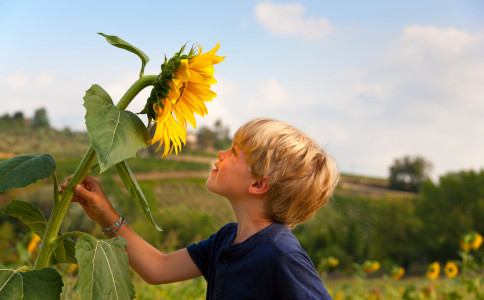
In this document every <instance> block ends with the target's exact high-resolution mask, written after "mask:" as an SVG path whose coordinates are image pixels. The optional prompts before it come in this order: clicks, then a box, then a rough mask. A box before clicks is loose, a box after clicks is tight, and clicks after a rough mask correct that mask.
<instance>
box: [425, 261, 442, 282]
mask: <svg viewBox="0 0 484 300" xmlns="http://www.w3.org/2000/svg"><path fill="white" fill-rule="evenodd" d="M439 274H440V264H439V262H437V261H436V262H433V263H431V264H430V265H429V266H428V268H427V277H428V278H430V279H432V280H434V279H437V277H439Z"/></svg>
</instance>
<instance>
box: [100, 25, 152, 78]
mask: <svg viewBox="0 0 484 300" xmlns="http://www.w3.org/2000/svg"><path fill="white" fill-rule="evenodd" d="M98 34H100V35H102V36H103V37H105V38H106V40H107V41H108V42H109V43H110V44H111V45H113V46H115V47H118V48H121V49H124V50H128V51H129V52H132V53H134V54H136V55H138V56H139V58H141V72H140V77H141V76H143V73H144V71H145V66H146V64H147V63H148V62H149V61H150V59H149V57H148V55H146V54H144V52H143V51H141V50H140V49H138V48H136V47H135V46H133V45H131V44H130V43H128V42H126V41H124V40H122V39H120V38H119V37H117V36H115V35H107V34H104V33H101V32H98Z"/></svg>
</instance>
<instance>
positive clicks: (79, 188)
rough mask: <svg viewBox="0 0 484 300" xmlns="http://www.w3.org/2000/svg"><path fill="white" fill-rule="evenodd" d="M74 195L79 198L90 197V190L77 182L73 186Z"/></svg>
mask: <svg viewBox="0 0 484 300" xmlns="http://www.w3.org/2000/svg"><path fill="white" fill-rule="evenodd" d="M74 190H75V191H76V195H77V196H79V197H80V198H84V199H89V198H91V197H92V192H90V191H88V190H87V189H86V188H85V187H84V186H83V185H81V184H78V185H76V187H75V188H74Z"/></svg>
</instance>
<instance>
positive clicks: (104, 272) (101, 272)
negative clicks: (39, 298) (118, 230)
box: [74, 236, 135, 300]
mask: <svg viewBox="0 0 484 300" xmlns="http://www.w3.org/2000/svg"><path fill="white" fill-rule="evenodd" d="M126 246H127V243H126V240H125V239H124V238H122V237H115V238H113V239H109V240H97V239H95V238H94V237H92V236H82V237H80V238H79V240H78V241H77V245H76V257H77V261H78V262H79V277H78V279H77V282H76V284H75V285H74V290H75V291H76V292H77V293H78V294H79V295H81V298H82V299H83V300H97V299H119V300H122V299H133V298H134V297H135V291H134V286H133V283H132V282H131V279H130V276H129V266H128V254H127V253H126V250H125V249H126Z"/></svg>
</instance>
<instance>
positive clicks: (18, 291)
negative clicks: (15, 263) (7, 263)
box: [0, 265, 64, 300]
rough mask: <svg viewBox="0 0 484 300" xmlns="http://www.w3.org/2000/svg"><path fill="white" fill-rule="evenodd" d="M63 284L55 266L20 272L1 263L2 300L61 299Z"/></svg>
mask: <svg viewBox="0 0 484 300" xmlns="http://www.w3.org/2000/svg"><path fill="white" fill-rule="evenodd" d="M62 286H64V283H63V282H62V277H61V276H60V275H59V273H58V272H57V271H56V270H55V269H53V268H44V269H42V270H34V271H28V272H19V271H18V270H14V269H9V268H6V267H4V266H2V265H0V299H1V300H4V299H5V300H7V299H8V300H17V299H19V300H20V299H28V300H31V299H32V300H37V299H38V300H44V299H45V300H49V299H59V298H60V294H61V293H62Z"/></svg>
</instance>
